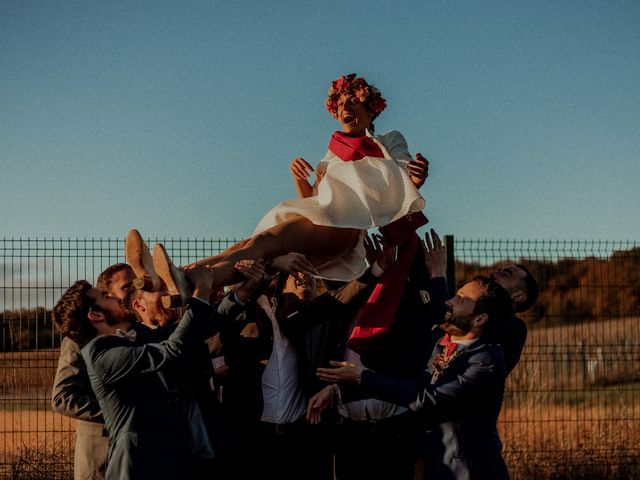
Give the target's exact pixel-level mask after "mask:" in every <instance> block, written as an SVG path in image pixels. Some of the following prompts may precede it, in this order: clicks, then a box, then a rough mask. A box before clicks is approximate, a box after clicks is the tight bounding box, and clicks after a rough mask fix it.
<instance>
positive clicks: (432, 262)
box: [422, 228, 447, 278]
mask: <svg viewBox="0 0 640 480" xmlns="http://www.w3.org/2000/svg"><path fill="white" fill-rule="evenodd" d="M422 248H423V249H424V264H425V265H426V267H427V270H429V275H430V277H431V278H435V277H444V276H445V272H446V270H447V252H446V249H445V248H444V246H443V245H442V242H441V241H440V237H439V236H438V234H437V233H436V231H435V230H434V229H433V228H432V229H431V238H429V233H425V235H424V240H422Z"/></svg>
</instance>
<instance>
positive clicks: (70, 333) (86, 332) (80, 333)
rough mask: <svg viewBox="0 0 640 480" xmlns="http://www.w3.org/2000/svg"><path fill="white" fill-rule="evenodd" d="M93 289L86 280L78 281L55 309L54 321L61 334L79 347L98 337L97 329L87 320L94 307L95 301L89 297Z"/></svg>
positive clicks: (65, 293)
mask: <svg viewBox="0 0 640 480" xmlns="http://www.w3.org/2000/svg"><path fill="white" fill-rule="evenodd" d="M92 288H93V287H92V286H91V284H90V283H89V282H87V281H86V280H78V281H77V282H76V283H74V284H73V285H72V286H71V287H69V288H68V289H67V291H66V292H64V294H63V295H62V297H60V300H58V303H56V306H55V307H53V321H54V322H55V324H56V325H57V327H58V329H59V330H60V333H62V335H64V336H65V337H69V338H70V339H71V340H73V341H75V342H76V343H78V344H79V345H84V344H85V343H87V342H88V341H89V340H91V339H92V338H93V337H95V336H96V329H95V328H94V327H93V325H92V324H91V322H90V321H89V319H88V318H87V315H88V314H89V310H90V309H91V307H92V306H93V300H92V299H91V298H89V295H88V293H89V291H90V290H91V289H92Z"/></svg>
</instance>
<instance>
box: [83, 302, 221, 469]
mask: <svg viewBox="0 0 640 480" xmlns="http://www.w3.org/2000/svg"><path fill="white" fill-rule="evenodd" d="M190 303H191V305H190V307H191V308H190V310H189V311H187V313H186V314H185V315H184V317H183V319H182V321H181V322H180V324H179V325H178V327H177V328H176V329H175V331H174V332H173V333H172V334H171V335H170V336H169V338H168V339H167V340H164V341H162V342H159V343H146V342H147V341H149V340H150V338H151V337H149V335H150V334H148V333H147V334H145V333H144V331H143V330H140V331H139V335H138V338H137V339H136V340H134V341H131V340H129V339H127V338H123V337H118V336H115V335H104V336H99V337H96V338H94V339H93V340H92V341H91V342H89V343H88V344H87V345H86V346H85V347H84V348H83V349H82V356H83V357H84V359H85V362H86V364H87V371H88V374H89V379H90V380H91V386H92V388H93V390H94V391H95V393H96V396H97V398H98V402H99V403H100V407H101V410H102V414H103V416H104V419H105V424H106V426H107V429H108V431H109V437H110V438H111V444H110V446H109V462H108V467H107V474H106V479H154V480H157V479H167V480H169V479H171V480H173V479H176V478H185V477H186V476H187V471H188V468H189V465H188V464H189V455H190V451H189V450H190V448H189V439H188V428H187V424H186V421H185V418H184V416H183V415H184V413H183V410H182V409H181V408H180V406H179V404H178V403H177V402H175V401H174V399H173V398H172V396H171V394H170V392H169V390H168V389H167V387H166V384H165V381H164V380H163V377H162V376H161V375H159V373H160V372H163V371H165V370H167V369H170V368H171V369H173V368H179V367H180V366H181V365H186V364H187V362H188V357H190V355H191V352H192V351H193V350H194V348H195V347H196V345H198V344H199V343H200V342H201V341H202V330H203V324H204V322H205V320H206V319H210V318H211V315H212V310H211V307H210V306H208V305H207V304H206V303H204V302H202V301H199V300H197V299H192V300H191V302H190ZM144 337H146V338H144Z"/></svg>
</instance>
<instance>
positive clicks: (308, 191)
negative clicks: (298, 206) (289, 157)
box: [289, 157, 314, 198]
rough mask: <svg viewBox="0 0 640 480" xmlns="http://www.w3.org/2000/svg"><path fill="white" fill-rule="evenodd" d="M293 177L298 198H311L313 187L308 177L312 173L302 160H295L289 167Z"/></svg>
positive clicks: (311, 168)
mask: <svg viewBox="0 0 640 480" xmlns="http://www.w3.org/2000/svg"><path fill="white" fill-rule="evenodd" d="M289 170H291V175H292V176H293V183H294V184H295V186H296V190H297V191H298V196H299V197H300V198H308V197H311V196H313V186H312V185H311V184H310V183H309V177H310V176H311V174H312V173H313V171H314V170H313V167H312V166H311V165H309V163H308V162H307V161H306V160H305V159H304V158H300V157H298V158H295V159H294V160H293V162H291V166H290V167H289Z"/></svg>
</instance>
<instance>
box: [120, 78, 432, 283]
mask: <svg viewBox="0 0 640 480" xmlns="http://www.w3.org/2000/svg"><path fill="white" fill-rule="evenodd" d="M326 107H327V110H328V111H329V112H330V113H331V114H332V115H333V117H334V118H335V119H336V120H338V122H340V125H341V127H342V131H336V132H335V133H334V134H333V135H332V137H331V141H330V143H329V149H328V151H327V153H326V155H325V157H324V158H323V159H322V160H321V161H320V163H319V165H318V166H317V168H316V169H315V176H316V182H315V184H314V185H311V184H310V183H309V178H310V175H311V173H314V169H313V167H312V166H311V165H310V164H309V163H307V162H306V161H305V160H304V159H302V158H296V159H295V160H294V161H293V162H292V163H291V173H292V175H293V178H294V182H295V184H296V188H297V190H298V194H299V198H296V199H292V200H286V201H284V202H282V203H280V204H278V205H276V206H275V207H274V208H272V209H271V210H270V211H269V212H268V213H267V214H266V215H265V216H264V217H263V218H262V220H261V221H260V222H259V223H258V225H257V227H256V229H255V231H254V232H253V235H252V236H251V237H250V238H249V239H248V240H246V241H244V242H241V243H240V244H238V245H236V246H234V247H231V248H230V249H228V250H226V251H225V252H222V253H221V254H219V255H216V256H214V257H209V258H205V259H202V260H199V261H197V262H195V263H194V264H192V265H190V267H195V266H206V267H208V268H211V269H212V270H213V273H214V278H215V280H214V284H215V286H223V285H229V284H232V283H235V282H237V281H238V280H239V273H238V271H237V270H236V268H235V265H236V263H237V262H238V261H240V260H244V259H252V260H256V259H264V260H265V261H269V260H271V259H273V258H275V257H277V256H280V255H285V254H288V253H290V252H297V253H301V254H304V255H305V256H306V257H307V259H308V260H309V261H310V262H311V263H313V265H314V266H315V270H316V271H317V273H318V275H319V276H320V277H323V278H328V279H333V280H342V281H349V280H353V279H355V278H358V277H359V276H360V275H361V274H362V273H363V272H364V270H365V269H366V263H365V251H364V244H363V240H364V237H365V235H366V229H368V228H372V227H384V226H386V225H389V224H391V223H392V222H395V221H397V220H399V219H402V218H403V217H405V216H407V215H411V214H415V213H418V212H420V211H421V210H422V209H423V208H424V206H425V201H424V199H423V198H422V196H421V195H420V193H419V192H418V188H419V187H420V186H421V185H422V184H423V183H424V181H425V179H426V177H427V174H428V162H427V160H426V159H425V158H424V157H423V156H422V155H421V154H419V153H418V154H416V159H415V160H414V159H413V158H412V157H411V155H410V153H409V151H408V148H407V143H406V141H405V139H404V137H403V136H402V134H401V133H400V132H398V131H390V132H388V133H384V134H381V135H378V136H374V134H373V131H374V127H373V121H374V120H375V119H376V118H377V117H378V115H380V113H382V111H383V110H384V109H385V107H386V101H385V99H384V98H383V97H382V95H381V94H380V92H379V90H378V89H377V88H375V87H374V86H373V85H370V84H368V83H367V81H366V80H365V79H364V78H362V77H358V76H356V74H350V75H343V76H341V77H340V78H338V79H337V80H335V81H333V82H332V84H331V88H330V89H329V94H328V96H327V100H326ZM409 218H410V217H409ZM132 232H135V233H132ZM132 232H130V234H129V238H128V240H127V244H128V245H127V258H128V260H129V259H131V260H133V262H132V263H134V264H135V263H138V260H137V259H136V258H130V257H135V256H136V255H135V254H134V253H135V251H137V243H139V242H141V241H142V240H141V238H138V237H139V234H138V233H137V231H135V230H132ZM132 235H133V237H136V238H132ZM129 244H130V245H131V247H130V246H129ZM131 252H134V253H131ZM154 256H155V254H154ZM133 266H134V270H136V266H135V265H133ZM139 276H140V275H139Z"/></svg>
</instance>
